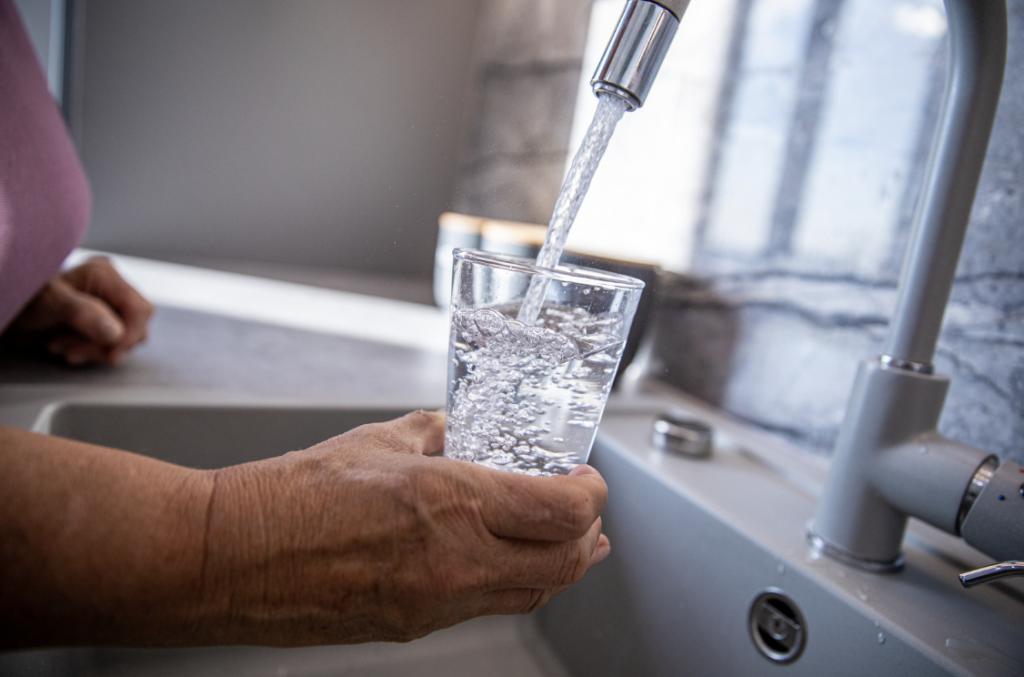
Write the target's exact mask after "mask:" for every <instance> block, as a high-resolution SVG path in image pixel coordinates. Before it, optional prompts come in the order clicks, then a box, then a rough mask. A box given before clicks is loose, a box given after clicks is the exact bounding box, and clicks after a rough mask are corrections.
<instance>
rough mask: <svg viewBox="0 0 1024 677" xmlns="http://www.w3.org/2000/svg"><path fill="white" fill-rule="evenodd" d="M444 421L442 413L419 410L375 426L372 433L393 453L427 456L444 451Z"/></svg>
mask: <svg viewBox="0 0 1024 677" xmlns="http://www.w3.org/2000/svg"><path fill="white" fill-rule="evenodd" d="M444 421H445V416H444V413H443V412H437V411H422V410H419V411H413V412H410V413H408V414H406V415H405V416H402V417H401V418H396V419H395V420H393V421H388V422H387V423H380V424H375V425H374V426H373V428H374V430H373V432H374V434H377V435H379V436H380V437H381V439H382V441H383V442H384V443H385V444H386V445H387V446H389V447H391V448H393V449H394V450H395V451H401V452H405V453H410V454H421V455H424V456H429V455H430V454H436V453H438V452H439V451H441V450H443V449H444Z"/></svg>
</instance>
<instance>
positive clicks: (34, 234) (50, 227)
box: [0, 0, 91, 331]
mask: <svg viewBox="0 0 1024 677" xmlns="http://www.w3.org/2000/svg"><path fill="white" fill-rule="evenodd" d="M90 207H91V199H90V195H89V184H88V182H87V181H86V178H85V173H84V172H83V171H82V166H81V164H80V163H79V161H78V156H77V155H76V154H75V149H74V146H72V144H71V139H70V138H69V137H68V133H67V129H66V128H65V127H64V121H63V119H62V118H61V115H60V111H59V110H58V108H57V104H56V103H55V102H54V100H53V98H52V97H51V96H50V93H49V91H48V90H47V88H46V78H45V76H44V75H43V71H42V68H41V67H40V65H39V62H38V61H37V60H36V55H35V51H34V50H33V48H32V43H31V42H30V41H29V37H28V34H27V33H26V32H25V28H24V27H23V26H22V24H21V17H20V16H19V14H18V10H17V9H16V8H15V7H14V4H13V3H12V2H11V0H0V331H2V330H3V329H4V328H5V327H6V326H7V325H8V324H9V323H10V321H11V320H12V319H13V318H14V317H15V316H16V315H17V314H18V312H19V311H20V310H21V309H22V308H23V307H24V306H25V304H26V303H28V301H29V300H30V299H31V298H32V297H33V296H34V295H35V294H36V292H37V291H39V289H40V288H41V287H42V286H43V284H45V283H46V281H47V280H49V279H50V278H51V277H52V276H53V275H54V274H55V273H56V272H57V271H58V270H59V269H60V264H61V262H62V261H63V260H64V258H65V257H66V256H67V255H68V254H69V253H70V252H71V250H72V249H74V247H75V246H76V245H77V244H78V242H79V241H80V240H81V239H82V236H83V235H84V234H85V229H86V226H87V225H88V223H89V212H90Z"/></svg>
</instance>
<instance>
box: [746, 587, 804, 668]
mask: <svg viewBox="0 0 1024 677" xmlns="http://www.w3.org/2000/svg"><path fill="white" fill-rule="evenodd" d="M750 637H751V639H753V640H754V646H756V647H757V650H758V651H760V652H761V654H762V655H763V656H764V657H765V658H767V659H768V660H770V661H773V662H775V663H792V662H793V661H795V660H796V659H797V658H799V657H800V654H801V653H802V652H803V650H804V645H805V644H806V643H807V628H806V624H805V622H804V615H803V613H801V611H800V607H798V606H797V605H796V603H795V602H794V601H793V600H792V599H790V598H789V597H788V596H787V595H786V594H785V593H784V592H782V591H781V590H778V589H775V588H769V589H768V590H766V591H765V592H763V593H761V594H760V595H759V596H758V597H757V599H755V600H754V603H753V604H752V605H751V606H750Z"/></svg>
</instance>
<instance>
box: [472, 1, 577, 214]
mask: <svg viewBox="0 0 1024 677" xmlns="http://www.w3.org/2000/svg"><path fill="white" fill-rule="evenodd" d="M590 5H591V0H485V8H484V14H483V17H482V19H481V24H480V47H479V50H478V53H477V62H476V64H475V74H474V79H473V82H474V86H473V107H472V111H473V112H472V118H471V122H470V129H469V135H468V138H467V144H466V146H465V147H464V150H463V152H462V154H461V158H462V159H461V162H460V167H459V175H458V180H457V182H456V192H455V196H454V207H455V210H456V211H459V212H462V213H465V214H472V215H474V216H486V217H490V218H494V219H507V220H511V221H525V222H528V223H547V222H548V220H549V219H550V218H551V211H552V209H554V206H555V200H556V199H557V198H558V191H559V189H560V188H561V185H562V178H563V175H564V173H565V161H566V157H567V156H568V154H569V152H570V149H569V135H570V133H571V131H572V118H573V108H574V106H575V102H576V92H577V87H578V82H579V77H580V69H581V68H582V65H583V49H584V46H585V44H586V37H587V27H588V23H589V17H590Z"/></svg>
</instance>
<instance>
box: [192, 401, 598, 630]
mask: <svg viewBox="0 0 1024 677" xmlns="http://www.w3.org/2000/svg"><path fill="white" fill-rule="evenodd" d="M443 442H444V415H443V414H439V413H428V412H422V411H419V412H414V413H412V414H409V415H407V416H405V417H403V418H400V419H398V420H395V421H391V422H388V423H380V424H373V425H367V426H362V427H360V428H357V429H355V430H352V431H350V432H348V433H346V434H344V435H341V436H339V437H335V438H333V439H330V440H328V441H326V442H323V443H321V444H318V445H316V446H314V447H311V448H309V449H306V450H304V451H297V452H292V453H290V454H286V455H284V456H281V457H279V458H275V459H269V460H266V461H258V462H255V463H248V464H244V465H239V466H234V467H230V468H225V469H223V470H219V471H217V474H216V478H215V488H214V491H213V497H212V500H211V506H210V512H209V523H208V526H207V535H206V554H205V557H204V562H205V565H204V570H203V581H202V589H203V591H204V600H203V604H202V611H201V616H202V617H201V618H200V619H197V623H196V627H197V628H202V629H203V630H202V634H203V640H202V641H203V643H211V641H210V640H214V643H247V644H249V643H260V644H271V645H279V646H287V645H308V644H319V643H339V642H343V643H351V642H362V641H381V640H384V641H407V640H410V639H414V638H417V637H421V636H423V635H426V634H428V633H430V632H432V631H434V630H437V629H440V628H443V627H448V626H450V625H454V624H455V623H458V622H460V621H463V620H466V619H469V618H472V617H475V616H480V615H488V614H517V613H528V612H530V611H533V610H534V609H536V608H538V607H540V606H541V605H542V604H544V603H545V602H547V601H548V600H549V599H550V598H551V597H552V596H553V595H556V594H558V593H559V592H561V591H562V590H564V589H565V588H566V587H567V586H568V585H570V584H572V583H574V582H576V581H578V580H579V579H580V578H581V577H582V576H583V574H584V573H586V571H587V570H588V569H589V568H590V567H591V566H593V565H594V564H596V563H597V562H600V561H601V560H603V559H604V558H605V557H606V556H607V555H608V553H609V551H610V545H609V542H608V539H607V537H606V536H604V535H602V534H601V519H600V517H599V515H600V513H601V511H602V510H603V508H604V504H605V501H606V498H607V487H606V486H605V483H604V480H603V479H602V478H601V476H600V475H599V474H598V473H597V471H596V470H594V469H593V468H590V467H589V466H580V467H578V468H576V469H575V470H574V471H573V473H571V475H570V476H555V477H529V476H525V475H519V474H515V473H510V472H503V471H498V470H492V469H489V468H486V467H483V466H479V465H475V464H472V463H464V462H460V461H453V460H450V459H446V458H442V457H428V456H427V455H428V454H434V453H437V452H439V451H441V449H442V447H443ZM225 617H227V618H228V619H229V621H228V622H227V623H224V621H223V619H224V618H225ZM212 628H218V629H219V630H220V631H221V632H222V634H219V636H217V637H211V636H210V634H209V633H210V630H211V629H212Z"/></svg>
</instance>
